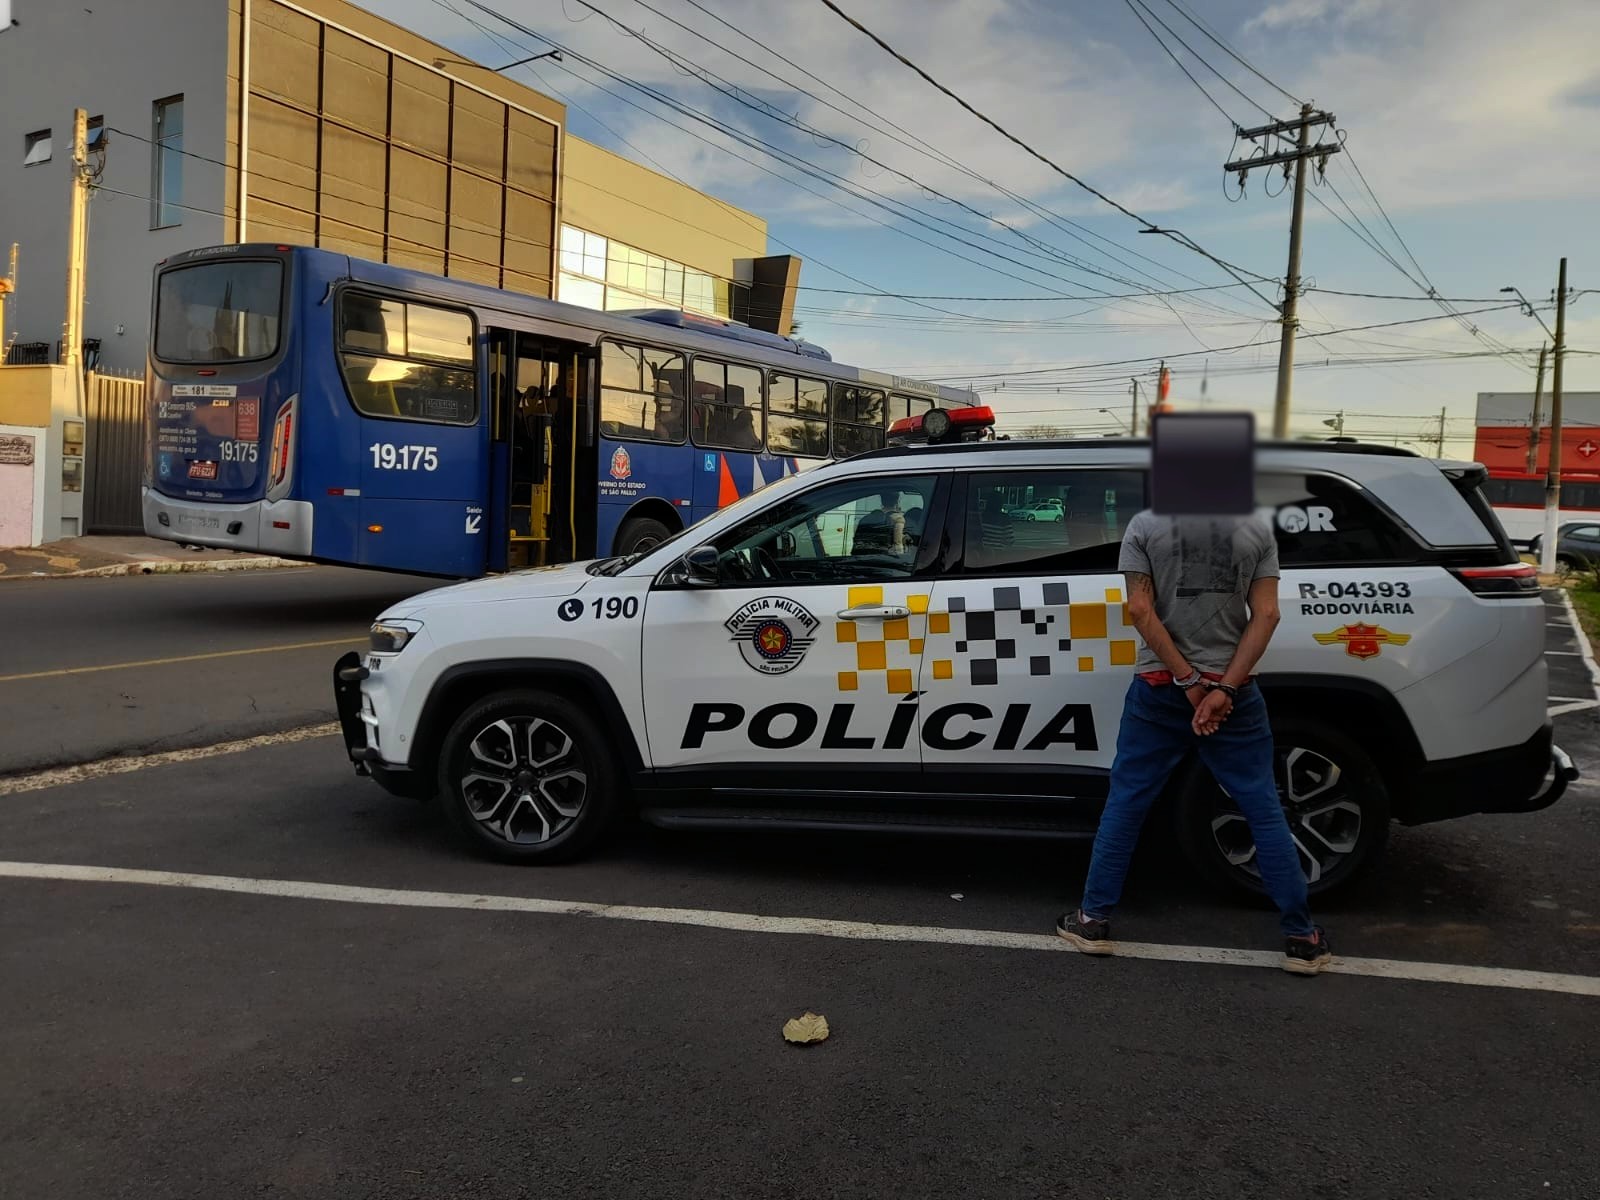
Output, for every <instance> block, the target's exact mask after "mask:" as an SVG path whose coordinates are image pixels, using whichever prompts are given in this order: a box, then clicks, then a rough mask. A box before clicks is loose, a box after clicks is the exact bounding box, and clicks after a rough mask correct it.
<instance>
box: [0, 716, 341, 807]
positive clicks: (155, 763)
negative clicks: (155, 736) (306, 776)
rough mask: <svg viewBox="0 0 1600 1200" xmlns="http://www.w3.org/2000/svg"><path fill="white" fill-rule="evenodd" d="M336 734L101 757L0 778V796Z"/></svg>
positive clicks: (290, 733)
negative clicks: (76, 763) (96, 759)
mask: <svg viewBox="0 0 1600 1200" xmlns="http://www.w3.org/2000/svg"><path fill="white" fill-rule="evenodd" d="M338 732H339V725H338V723H337V722H334V721H330V722H328V723H327V724H326V725H304V726H302V727H301V728H299V729H288V730H285V731H284V732H282V733H263V734H260V735H259V736H257V737H249V738H240V739H239V740H238V741H235V742H218V743H217V744H216V745H214V746H195V747H193V748H192V749H189V750H164V751H162V752H161V753H159V754H135V755H128V756H125V757H122V758H102V759H100V760H99V761H98V762H89V763H80V764H78V765H77V766H74V767H53V768H51V769H50V770H48V771H35V772H34V773H33V774H31V775H11V776H8V777H6V778H0V796H15V795H17V794H18V793H20V792H36V791H38V790H39V789H41V788H52V787H60V786H62V785H63V784H67V783H82V782H83V781H84V780H86V779H100V778H103V777H104V776H106V775H123V774H126V773H127V772H129V771H142V770H144V769H145V768H146V767H160V766H165V765H166V764H167V763H182V762H195V761H197V760H199V759H202V758H216V757H217V756H218V755H220V754H238V753H240V752H241V751H244V750H259V749H260V748H261V747H263V746H282V745H286V744H288V743H289V742H303V741H306V740H308V739H310V738H319V737H329V736H331V735H333V734H336V733H338Z"/></svg>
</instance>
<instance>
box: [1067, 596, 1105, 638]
mask: <svg viewBox="0 0 1600 1200" xmlns="http://www.w3.org/2000/svg"><path fill="white" fill-rule="evenodd" d="M1067 612H1068V614H1069V615H1068V622H1069V624H1070V625H1071V628H1072V632H1071V635H1070V636H1071V637H1073V638H1103V637H1105V636H1106V606H1105V605H1104V604H1071V605H1068V606H1067Z"/></svg>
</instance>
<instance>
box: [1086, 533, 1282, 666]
mask: <svg viewBox="0 0 1600 1200" xmlns="http://www.w3.org/2000/svg"><path fill="white" fill-rule="evenodd" d="M1117 570H1119V571H1122V572H1124V573H1128V572H1136V573H1138V574H1140V575H1148V576H1150V580H1151V584H1152V587H1153V589H1154V591H1155V607H1156V616H1158V617H1160V618H1161V623H1162V625H1164V626H1166V629H1167V632H1168V633H1170V634H1171V635H1172V640H1173V642H1174V643H1175V644H1176V645H1177V647H1178V650H1179V651H1180V652H1181V653H1182V654H1183V657H1184V658H1185V659H1187V660H1188V662H1189V663H1190V664H1191V665H1193V666H1195V667H1198V668H1200V670H1202V671H1209V672H1212V673H1214V674H1221V673H1222V672H1223V671H1225V670H1227V668H1228V663H1229V661H1230V660H1231V659H1232V658H1233V652H1234V650H1235V649H1237V647H1238V645H1239V639H1240V638H1241V637H1243V636H1244V627H1245V625H1246V624H1248V623H1249V619H1250V613H1249V608H1248V606H1247V605H1246V604H1245V600H1246V597H1247V596H1248V595H1249V592H1250V585H1251V584H1252V583H1254V582H1255V581H1256V580H1257V579H1276V578H1278V575H1279V571H1278V544H1277V542H1276V541H1275V540H1274V538H1273V536H1272V530H1271V528H1270V527H1269V526H1268V525H1267V523H1266V522H1265V521H1263V520H1261V519H1260V518H1259V517H1253V516H1251V517H1173V516H1158V515H1157V514H1156V513H1153V512H1150V511H1149V510H1146V511H1144V512H1142V513H1139V514H1138V515H1137V516H1135V517H1134V518H1133V520H1131V521H1129V522H1128V529H1127V532H1126V533H1124V534H1123V535H1122V553H1121V555H1120V556H1119V558H1118V559H1117ZM1134 669H1135V670H1136V671H1139V672H1144V671H1164V670H1166V669H1167V665H1166V664H1165V663H1164V662H1162V661H1161V659H1160V658H1158V657H1157V656H1156V654H1155V652H1154V651H1153V650H1151V649H1150V647H1149V646H1146V645H1144V644H1143V643H1141V644H1140V646H1139V659H1138V663H1137V665H1136V666H1135V668H1134Z"/></svg>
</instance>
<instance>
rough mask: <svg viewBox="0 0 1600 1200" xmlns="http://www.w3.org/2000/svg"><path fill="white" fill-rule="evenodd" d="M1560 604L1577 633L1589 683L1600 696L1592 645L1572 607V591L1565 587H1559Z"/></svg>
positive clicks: (1598, 669) (1598, 668)
mask: <svg viewBox="0 0 1600 1200" xmlns="http://www.w3.org/2000/svg"><path fill="white" fill-rule="evenodd" d="M1561 604H1562V607H1564V608H1565V609H1566V610H1567V620H1568V621H1570V622H1571V623H1572V632H1573V633H1575V634H1577V635H1578V649H1579V650H1581V651H1582V652H1583V662H1584V665H1585V666H1586V667H1588V668H1589V683H1590V685H1591V686H1592V687H1593V688H1594V694H1595V695H1596V696H1600V665H1596V663H1595V661H1594V647H1593V646H1591V645H1590V644H1589V635H1588V634H1587V633H1585V632H1584V631H1583V622H1582V621H1580V620H1578V613H1577V610H1575V609H1574V608H1573V607H1572V593H1571V592H1569V591H1568V590H1567V589H1566V588H1562V589H1561Z"/></svg>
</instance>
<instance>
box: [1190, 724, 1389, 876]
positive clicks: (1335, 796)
mask: <svg viewBox="0 0 1600 1200" xmlns="http://www.w3.org/2000/svg"><path fill="white" fill-rule="evenodd" d="M1272 736H1273V743H1274V746H1275V750H1274V754H1273V766H1274V771H1275V774H1276V775H1277V782H1278V799H1279V800H1280V801H1281V802H1282V804H1283V812H1284V816H1285V817H1287V818H1288V821H1289V832H1290V834H1291V835H1292V836H1293V837H1294V841H1295V845H1296V846H1297V847H1298V848H1299V850H1300V865H1301V868H1302V869H1303V870H1304V871H1305V873H1306V885H1307V890H1308V891H1309V892H1310V893H1311V894H1312V895H1317V894H1319V893H1322V892H1328V891H1331V890H1333V889H1334V888H1337V887H1341V886H1343V885H1344V884H1346V883H1348V882H1349V881H1350V880H1352V879H1354V878H1355V877H1356V876H1357V875H1359V874H1360V873H1361V872H1362V871H1365V870H1366V869H1367V868H1368V867H1370V866H1372V865H1373V864H1374V863H1375V862H1376V861H1377V860H1378V858H1379V856H1380V855H1381V854H1382V852H1383V847H1384V844H1385V843H1386V842H1387V841H1388V838H1389V793H1388V790H1387V789H1386V788H1385V787H1384V784H1383V777H1382V776H1381V775H1380V774H1379V772H1378V768H1377V766H1376V764H1374V763H1373V761H1372V758H1371V756H1369V755H1368V754H1367V752H1366V751H1365V750H1363V749H1362V748H1361V747H1360V745H1358V744H1357V743H1356V742H1355V741H1354V739H1352V738H1350V737H1348V736H1346V735H1345V734H1344V733H1342V732H1340V731H1339V730H1337V729H1331V728H1329V727H1327V726H1325V725H1321V724H1318V723H1315V722H1312V721H1307V720H1305V719H1303V718H1300V717H1286V718H1283V719H1277V720H1274V721H1273V722H1272ZM1176 818H1177V826H1178V839H1179V842H1180V844H1181V846H1182V848H1183V852H1184V855H1185V857H1187V858H1188V860H1189V862H1190V863H1191V865H1193V866H1194V868H1195V869H1196V870H1197V871H1198V872H1199V873H1200V875H1201V876H1202V877H1204V878H1205V879H1207V880H1208V881H1209V882H1211V883H1213V884H1215V885H1217V886H1220V887H1223V888H1226V889H1232V890H1235V891H1237V890H1240V889H1243V890H1246V891H1250V892H1254V893H1256V894H1258V895H1259V894H1261V893H1262V892H1263V890H1264V889H1263V887H1262V884H1261V875H1260V872H1259V871H1258V869H1257V867H1256V861H1255V857H1256V845H1255V838H1254V837H1253V836H1252V834H1251V832H1250V825H1249V823H1248V822H1247V821H1246V820H1245V819H1244V815H1243V814H1242V813H1241V812H1240V811H1239V809H1238V806H1237V805H1235V804H1234V803H1233V801H1232V800H1230V799H1229V798H1228V795H1227V793H1226V792H1224V791H1223V790H1222V789H1221V788H1220V787H1218V786H1217V784H1216V782H1215V781H1214V780H1213V779H1212V778H1211V775H1210V773H1209V772H1207V771H1206V770H1205V768H1204V767H1202V766H1200V765H1199V764H1198V763H1196V764H1195V766H1194V769H1193V772H1192V774H1191V775H1190V777H1189V778H1188V780H1187V781H1186V782H1185V784H1184V786H1183V790H1182V792H1181V794H1180V795H1179V798H1178V804H1177V809H1176Z"/></svg>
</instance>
